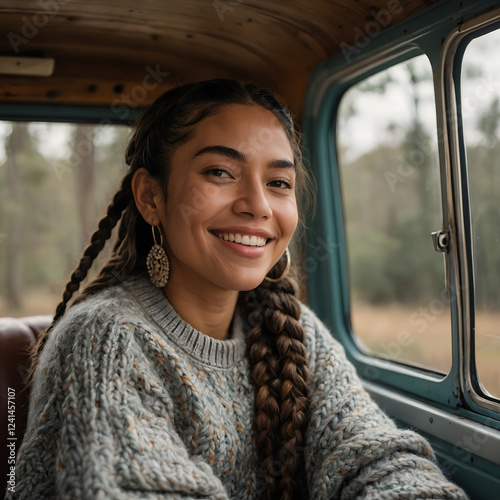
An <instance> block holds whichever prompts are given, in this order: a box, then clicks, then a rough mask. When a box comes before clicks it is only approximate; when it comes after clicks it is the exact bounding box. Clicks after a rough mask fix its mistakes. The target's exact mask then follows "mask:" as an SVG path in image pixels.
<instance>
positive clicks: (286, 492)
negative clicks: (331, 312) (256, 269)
mask: <svg viewBox="0 0 500 500" xmlns="http://www.w3.org/2000/svg"><path fill="white" fill-rule="evenodd" d="M279 285H280V286H279V287H277V288H276V289H275V290H274V293H272V295H271V296H272V297H273V299H274V300H275V310H274V312H273V314H272V317H271V318H272V319H271V323H272V324H270V325H269V328H270V329H272V330H273V331H274V332H275V334H278V338H277V339H276V349H277V351H278V355H279V357H280V359H281V363H282V368H281V374H280V378H281V407H280V418H281V439H282V442H283V446H282V449H281V455H282V456H281V457H280V459H281V460H282V461H283V469H282V477H281V481H280V488H281V491H282V497H281V498H282V500H291V499H292V498H294V492H296V491H297V486H298V485H297V482H296V478H297V476H298V473H299V471H300V467H301V460H302V459H303V454H302V453H300V451H301V450H303V447H304V444H305V443H304V431H305V425H306V421H307V418H306V412H307V408H308V405H309V402H308V398H307V390H308V387H307V381H308V378H309V369H308V367H307V358H306V348H305V346H304V329H303V328H302V326H301V325H300V323H299V321H298V320H299V318H300V306H299V304H298V301H297V299H296V298H295V297H294V296H293V294H294V287H293V285H292V283H291V281H290V280H288V279H286V278H285V279H284V280H282V281H281V282H280V284H279ZM278 332H279V333H278Z"/></svg>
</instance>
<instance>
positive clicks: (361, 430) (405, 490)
mask: <svg viewBox="0 0 500 500" xmlns="http://www.w3.org/2000/svg"><path fill="white" fill-rule="evenodd" d="M306 313H307V315H308V319H307V320H306V332H307V331H308V330H309V334H308V335H307V343H308V345H307V348H308V350H309V352H310V353H311V356H310V361H309V362H310V370H311V375H310V382H309V395H310V411H309V425H308V428H307V434H306V443H307V447H306V450H305V462H306V473H307V479H308V484H309V489H310V491H312V492H314V493H315V496H314V498H315V499H316V500H332V499H342V500H350V499H358V500H376V499H377V500H379V499H384V500H385V499H387V500H389V499H400V498H406V499H409V500H416V499H423V498H433V499H436V498H439V499H460V500H466V499H467V496H466V494H465V493H464V492H463V491H462V490H461V489H460V488H458V487H457V486H455V485H454V484H452V483H450V482H449V481H448V480H447V479H446V478H445V477H444V475H443V474H442V472H441V471H440V470H439V467H438V466H437V465H436V459H435V456H434V454H433V451H432V449H431V447H430V445H429V444H428V442H427V441H426V440H425V439H424V438H422V437H421V436H420V435H419V434H417V433H415V432H413V431H409V430H401V429H399V428H397V427H396V425H395V424H394V422H393V421H392V420H391V419H389V418H388V417H387V416H386V415H385V414H384V413H383V412H382V411H381V410H380V408H379V407H378V406H377V405H376V404H375V403H374V402H373V401H372V400H371V398H370V396H369V394H368V393H367V392H366V391H365V390H364V388H363V386H362V384H361V381H360V379H359V378H358V376H357V374H356V372H355V369H354V367H353V366H352V365H351V363H349V362H348V361H347V359H346V357H345V354H344V351H343V348H342V346H341V345H340V344H339V343H338V342H337V341H336V340H335V339H333V337H332V335H331V333H330V332H329V331H328V330H327V328H326V327H325V326H324V325H323V324H322V323H321V322H320V321H319V320H318V319H317V318H316V317H315V316H314V315H313V314H312V313H311V312H310V311H308V310H307V309H306ZM308 323H309V327H308ZM313 332H314V333H313Z"/></svg>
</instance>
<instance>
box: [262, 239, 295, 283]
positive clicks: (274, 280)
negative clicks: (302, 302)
mask: <svg viewBox="0 0 500 500" xmlns="http://www.w3.org/2000/svg"><path fill="white" fill-rule="evenodd" d="M285 256H286V266H285V269H284V270H283V272H282V273H281V276H279V277H278V278H268V277H267V276H266V277H265V278H264V281H268V282H269V283H278V282H279V281H281V280H282V279H283V278H284V277H285V276H286V275H287V274H288V271H289V270H290V265H291V264H292V259H291V257H290V251H289V250H288V247H286V250H285Z"/></svg>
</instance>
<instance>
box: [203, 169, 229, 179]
mask: <svg viewBox="0 0 500 500" xmlns="http://www.w3.org/2000/svg"><path fill="white" fill-rule="evenodd" d="M205 173H206V174H207V175H210V176H212V177H229V174H228V173H227V172H226V171H225V170H223V169H222V168H211V169H210V170H207V171H206V172H205Z"/></svg>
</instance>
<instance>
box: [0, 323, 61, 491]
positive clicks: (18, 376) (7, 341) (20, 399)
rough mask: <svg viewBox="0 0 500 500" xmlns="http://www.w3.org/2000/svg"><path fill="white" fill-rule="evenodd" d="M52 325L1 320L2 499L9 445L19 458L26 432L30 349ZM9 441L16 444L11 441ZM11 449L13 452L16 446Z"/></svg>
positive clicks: (0, 420) (7, 465)
mask: <svg viewBox="0 0 500 500" xmlns="http://www.w3.org/2000/svg"><path fill="white" fill-rule="evenodd" d="M51 322H52V317H51V316H30V317H26V318H0V436H1V437H2V438H1V441H0V443H1V446H2V451H1V453H0V477H1V478H2V481H1V482H0V499H3V498H4V495H5V490H4V489H3V488H4V485H6V483H5V480H6V479H7V480H8V477H7V474H8V473H9V471H10V467H11V463H9V462H11V460H9V459H10V458H12V456H11V455H10V453H11V449H10V448H8V447H7V445H11V444H12V443H14V444H15V452H16V454H17V451H18V450H19V446H20V445H21V441H22V438H23V435H24V431H25V429H26V419H27V416H28V399H29V392H28V391H27V390H23V389H25V377H26V374H27V371H28V367H29V352H30V349H29V348H30V346H32V345H33V343H34V342H35V340H36V338H37V336H38V335H39V334H40V332H41V331H42V330H43V329H45V328H46V327H47V326H49V325H50V323H51ZM9 397H11V399H10V400H9ZM12 402H13V403H14V405H12ZM9 411H10V413H9ZM9 437H14V438H16V440H8V438H9ZM11 448H12V450H14V446H11Z"/></svg>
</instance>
